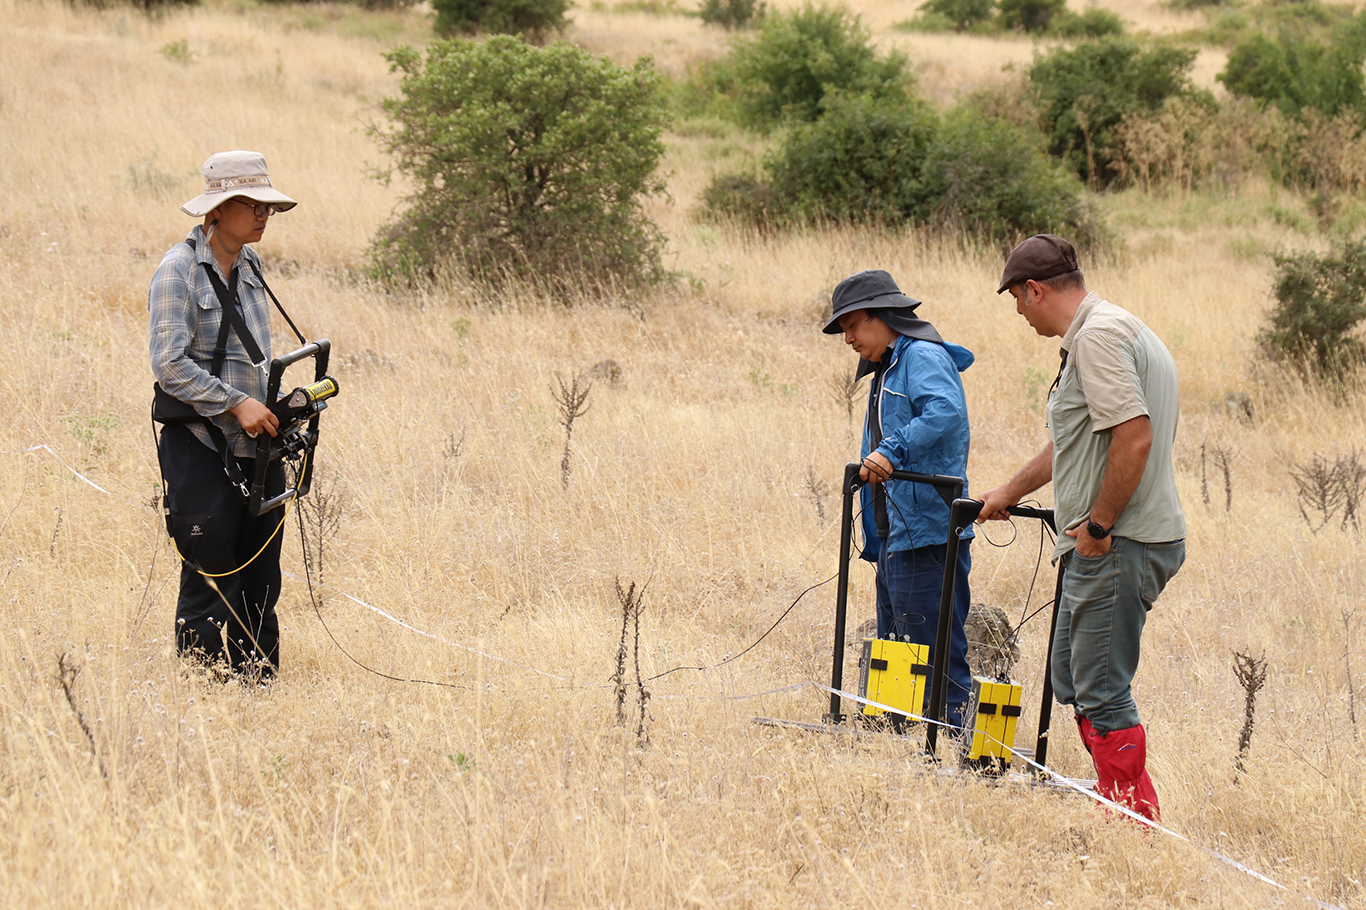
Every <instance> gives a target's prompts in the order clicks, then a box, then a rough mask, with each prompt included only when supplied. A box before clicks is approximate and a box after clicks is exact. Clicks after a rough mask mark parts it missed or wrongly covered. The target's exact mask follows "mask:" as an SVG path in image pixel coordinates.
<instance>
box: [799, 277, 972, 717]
mask: <svg viewBox="0 0 1366 910" xmlns="http://www.w3.org/2000/svg"><path fill="white" fill-rule="evenodd" d="M831 302H832V310H833V312H832V314H831V317H830V320H829V322H827V323H826V325H825V333H826V334H827V335H837V334H839V333H841V332H843V333H844V342H845V344H847V345H849V346H850V347H852V348H853V349H854V351H855V352H856V353H857V354H858V355H859V367H858V372H857V374H856V378H862V377H863V376H866V375H868V374H872V377H873V380H872V387H871V388H870V389H869V392H868V417H867V420H866V421H865V422H864V428H863V447H862V453H861V454H862V462H863V466H862V468H861V470H860V471H859V477H860V478H861V479H862V480H864V481H865V482H866V483H865V486H864V487H863V488H862V490H861V492H860V496H861V499H862V511H861V523H862V526H863V537H864V546H863V550H862V553H861V554H860V555H861V556H862V557H863V558H864V559H866V560H868V561H869V562H875V563H876V564H877V632H878V637H879V638H885V637H887V636H888V635H895V636H896V638H897V639H899V640H902V641H906V640H909V641H912V642H915V643H917V644H925V645H928V646H929V648H930V660H931V661H933V660H934V653H933V652H934V644H935V633H936V631H937V630H938V627H939V602H940V595H941V590H942V586H943V582H944V560H945V557H946V555H947V552H946V551H947V549H948V543H947V542H948V535H949V506H948V504H947V503H945V502H944V500H943V498H942V497H941V496H940V495H939V493H938V491H937V490H935V489H934V488H933V487H930V486H927V485H924V484H918V483H912V482H910V481H904V480H891V479H890V477H891V472H892V471H894V470H901V471H914V472H917V473H921V474H947V475H950V476H953V477H963V478H966V477H967V467H968V446H969V441H970V433H969V429H968V408H967V400H966V398H965V396H964V394H963V381H962V379H960V378H959V375H958V374H959V373H961V372H963V371H964V370H966V369H967V368H968V367H969V366H971V365H972V361H973V355H972V352H971V351H969V350H968V349H967V348H964V347H961V346H959V345H956V344H951V343H949V342H947V341H945V340H944V339H943V338H941V337H940V336H939V333H938V332H937V331H935V328H934V326H932V325H930V324H929V323H928V322H926V321H924V320H923V319H919V318H917V317H916V315H915V310H916V308H917V307H918V306H920V301H918V300H913V299H912V298H910V297H907V296H906V295H905V294H903V293H901V289H900V288H898V287H897V285H896V282H895V281H894V280H892V276H891V275H889V274H888V273H887V272H884V271H882V270H881V269H869V270H867V271H863V272H858V273H857V274H854V275H851V276H849V277H848V278H846V279H844V280H843V281H841V282H840V283H839V285H838V286H836V288H835V292H834V294H833V296H832V301H831ZM962 495H963V496H967V495H968V491H967V486H966V483H965V484H964V488H963V493H962ZM960 536H961V538H962V541H961V543H960V545H959V549H958V561H957V566H956V567H955V570H956V573H957V575H956V580H955V582H954V599H953V622H952V623H951V624H950V630H951V632H950V637H949V668H948V675H949V685H948V694H947V698H946V699H945V704H946V706H947V710H948V720H949V722H950V723H952V724H955V725H957V724H961V723H962V715H963V708H964V705H965V703H966V702H967V699H968V697H969V696H970V695H971V692H972V674H971V672H970V671H969V669H968V659H967V649H968V643H967V636H966V634H965V633H964V631H963V623H964V622H965V621H966V620H967V617H968V605H969V603H970V602H971V594H970V591H969V589H968V573H969V572H970V570H971V568H972V556H971V553H970V548H969V544H970V542H971V537H972V531H971V529H968V530H965V531H964V532H962V534H961V535H960ZM907 636H909V639H907ZM926 689H927V691H926V708H928V699H929V693H928V689H929V687H928V686H927V687H926Z"/></svg>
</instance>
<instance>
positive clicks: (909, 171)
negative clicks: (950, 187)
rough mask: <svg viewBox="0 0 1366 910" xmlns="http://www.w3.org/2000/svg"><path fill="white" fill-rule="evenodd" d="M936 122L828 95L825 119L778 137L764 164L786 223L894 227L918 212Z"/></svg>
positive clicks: (916, 110)
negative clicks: (791, 219)
mask: <svg viewBox="0 0 1366 910" xmlns="http://www.w3.org/2000/svg"><path fill="white" fill-rule="evenodd" d="M937 119H938V118H937V117H936V115H935V114H934V112H933V111H932V110H931V109H930V108H929V107H928V106H927V105H926V104H924V103H923V102H920V101H916V100H911V101H902V102H891V101H887V100H883V99H879V98H876V97H874V96H872V95H850V94H846V93H842V92H836V93H832V94H831V95H830V96H829V97H828V98H827V106H826V111H825V115H824V116H823V117H821V118H820V119H819V120H817V121H816V122H815V123H807V124H802V125H800V126H796V127H794V128H793V129H791V130H790V131H789V132H788V133H787V134H786V136H784V137H783V141H782V144H781V146H780V147H779V148H778V149H777V150H776V152H775V153H774V154H772V155H771V156H770V157H769V159H768V161H767V162H766V164H765V167H766V169H767V171H768V173H769V177H770V180H771V181H772V185H773V188H774V192H775V195H776V197H777V199H778V200H780V205H781V208H782V210H783V211H784V213H785V214H786V215H787V216H788V217H796V218H800V219H803V220H809V221H819V220H835V221H856V222H877V223H883V224H899V223H901V222H904V221H906V220H907V219H909V218H911V217H912V216H913V215H914V213H915V211H916V210H917V209H919V208H921V207H922V206H921V201H922V200H921V196H922V190H921V169H922V166H923V165H924V161H925V156H926V154H927V152H928V151H929V146H930V143H931V141H932V140H933V138H934V132H935V128H936V126H937Z"/></svg>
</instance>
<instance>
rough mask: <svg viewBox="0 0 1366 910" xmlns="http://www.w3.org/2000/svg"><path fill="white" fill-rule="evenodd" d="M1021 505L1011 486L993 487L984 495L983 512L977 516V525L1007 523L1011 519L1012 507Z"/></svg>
mask: <svg viewBox="0 0 1366 910" xmlns="http://www.w3.org/2000/svg"><path fill="white" fill-rule="evenodd" d="M1019 503H1020V497H1019V496H1016V495H1015V494H1013V493H1012V492H1011V490H1010V485H1009V484H1002V485H1001V486H999V487H993V488H992V489H990V490H987V491H986V492H985V493H983V494H982V511H981V512H979V513H978V515H977V523H978V524H981V523H982V522H984V521H1005V520H1006V519H1007V518H1009V517H1010V507H1011V506H1014V505H1019Z"/></svg>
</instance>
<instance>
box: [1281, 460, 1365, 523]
mask: <svg viewBox="0 0 1366 910" xmlns="http://www.w3.org/2000/svg"><path fill="white" fill-rule="evenodd" d="M1361 456H1362V453H1361V452H1360V451H1358V450H1357V449H1355V448H1353V449H1352V451H1350V452H1349V453H1347V454H1346V455H1340V456H1337V457H1335V458H1334V459H1333V460H1332V461H1331V462H1329V460H1328V459H1327V458H1326V457H1324V456H1323V455H1319V454H1315V455H1314V457H1313V458H1312V459H1311V460H1309V461H1307V462H1305V463H1303V464H1297V465H1295V466H1294V467H1292V468H1291V469H1290V476H1291V477H1292V478H1293V479H1294V481H1295V502H1296V505H1298V506H1299V509H1300V515H1301V517H1303V518H1304V521H1305V524H1307V525H1309V530H1310V531H1311V532H1313V533H1315V534H1317V533H1318V532H1319V531H1321V530H1323V529H1324V528H1325V527H1326V526H1327V525H1328V522H1330V521H1332V520H1333V518H1334V517H1335V516H1336V515H1337V513H1338V510H1339V509H1341V510H1342V522H1341V525H1340V526H1341V527H1342V529H1343V530H1346V529H1347V528H1348V527H1349V526H1350V527H1351V528H1352V530H1353V531H1358V532H1359V531H1360V530H1361V506H1362V497H1363V494H1366V465H1363V464H1362V460H1361Z"/></svg>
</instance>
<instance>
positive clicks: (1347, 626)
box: [1342, 609, 1359, 739]
mask: <svg viewBox="0 0 1366 910" xmlns="http://www.w3.org/2000/svg"><path fill="white" fill-rule="evenodd" d="M1356 612H1357V611H1356V610H1355V609H1352V610H1343V611H1342V662H1343V664H1344V665H1345V666H1346V669H1347V715H1348V716H1349V717H1350V718H1351V719H1352V738H1353V739H1357V738H1359V735H1358V731H1357V693H1356V686H1355V685H1354V684H1353V682H1352V617H1354V616H1356Z"/></svg>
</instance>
